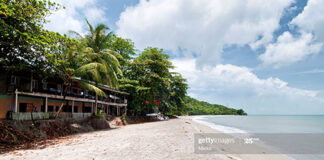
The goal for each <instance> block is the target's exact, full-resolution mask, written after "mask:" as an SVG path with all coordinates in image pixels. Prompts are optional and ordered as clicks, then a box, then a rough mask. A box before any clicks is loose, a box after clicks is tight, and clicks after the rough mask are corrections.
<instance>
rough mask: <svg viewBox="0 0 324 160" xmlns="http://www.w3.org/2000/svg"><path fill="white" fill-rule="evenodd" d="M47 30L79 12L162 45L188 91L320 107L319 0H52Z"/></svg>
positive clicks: (316, 110) (258, 103) (291, 107)
mask: <svg viewBox="0 0 324 160" xmlns="http://www.w3.org/2000/svg"><path fill="white" fill-rule="evenodd" d="M55 1H56V2H58V3H60V4H62V5H64V6H65V9H62V10H59V11H56V12H55V13H53V14H52V15H51V16H49V17H47V19H48V20H49V22H48V23H47V24H46V25H45V28H46V29H48V30H53V31H57V32H60V33H63V34H64V33H67V32H68V31H69V30H74V31H77V32H79V33H82V34H86V32H87V28H86V25H85V18H87V19H88V20H89V21H90V23H92V24H98V23H104V24H106V25H108V26H109V27H110V29H111V31H113V32H115V33H116V34H117V35H118V36H121V37H124V38H130V39H132V40H133V42H134V43H135V46H136V47H137V49H138V50H143V49H144V48H146V47H148V46H152V47H159V48H163V49H164V52H165V53H166V54H168V55H169V56H170V58H171V61H172V62H173V64H174V65H175V66H176V68H175V69H174V71H177V72H180V73H181V74H182V75H183V77H184V78H186V79H187V83H188V85H189V87H190V89H189V90H188V95H190V96H192V97H194V98H197V99H199V100H203V101H207V102H210V103H214V104H223V105H226V106H229V107H233V108H242V109H244V110H245V111H246V112H247V113H248V114H263V115H264V114H266V115H268V114H277V115H278V114H279V115H300V114H324V83H323V82H324V81H323V80H324V27H323V26H324V0H308V1H307V0H271V1H269V0H229V1H224V0H199V1H197V0H69V1H64V0H55Z"/></svg>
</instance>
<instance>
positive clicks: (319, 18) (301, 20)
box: [290, 0, 324, 41]
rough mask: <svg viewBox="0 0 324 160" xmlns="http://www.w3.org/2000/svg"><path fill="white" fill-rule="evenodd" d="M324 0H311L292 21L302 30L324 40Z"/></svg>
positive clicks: (292, 23)
mask: <svg viewBox="0 0 324 160" xmlns="http://www.w3.org/2000/svg"><path fill="white" fill-rule="evenodd" d="M323 11H324V1H323V0H309V1H308V2H307V5H306V7H305V8H304V10H303V12H301V13H300V14H299V15H298V16H297V17H295V18H294V19H293V20H292V21H291V23H290V24H291V25H295V26H298V27H299V28H300V29H301V30H302V31H305V32H310V33H313V34H314V36H315V38H316V39H318V40H320V41H324V28H323V26H324V14H323Z"/></svg>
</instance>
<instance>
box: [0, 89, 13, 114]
mask: <svg viewBox="0 0 324 160" xmlns="http://www.w3.org/2000/svg"><path fill="white" fill-rule="evenodd" d="M11 100H12V99H11V95H0V120H4V119H6V117H7V112H8V111H9V110H10V104H11Z"/></svg>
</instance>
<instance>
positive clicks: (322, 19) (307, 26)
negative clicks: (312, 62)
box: [259, 0, 324, 68]
mask: <svg viewBox="0 0 324 160" xmlns="http://www.w3.org/2000/svg"><path fill="white" fill-rule="evenodd" d="M323 10H324V1H323V0H309V1H308V2H307V5H306V6H305V8H304V10H303V11H302V12H301V13H300V14H299V15H298V16H296V17H295V18H294V19H293V20H292V21H291V22H290V23H289V25H290V27H291V28H294V27H296V29H297V31H298V32H299V33H300V34H301V35H300V36H298V37H294V36H293V35H292V34H291V33H289V32H284V33H283V34H282V35H280V36H279V37H278V40H277V42H275V43H273V44H269V45H268V46H267V47H266V51H265V53H263V54H262V55H260V56H259V58H260V59H261V60H262V61H263V63H264V64H265V65H273V66H274V67H275V68H279V67H282V66H287V65H291V64H293V63H296V62H299V61H302V60H304V59H306V58H307V57H309V56H310V55H315V54H318V53H320V52H321V49H322V47H323V44H324V43H323V42H324V29H323V26H324V15H323Z"/></svg>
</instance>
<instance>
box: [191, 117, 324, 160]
mask: <svg viewBox="0 0 324 160" xmlns="http://www.w3.org/2000/svg"><path fill="white" fill-rule="evenodd" d="M194 120H195V121H197V122H199V123H202V124H204V125H208V126H210V127H212V128H214V129H217V130H219V131H222V132H224V133H228V134H232V135H234V136H235V135H240V134H247V135H252V136H253V135H257V136H260V135H261V137H262V134H266V136H264V137H269V135H270V137H271V135H274V136H273V137H276V138H278V137H279V138H280V137H281V138H283V137H285V136H287V135H288V139H289V138H290V137H289V135H291V137H294V136H295V138H296V139H298V140H297V141H299V144H298V142H296V145H295V144H294V141H292V144H291V147H289V148H288V149H287V147H286V148H285V146H284V147H282V146H281V144H280V142H279V144H278V143H277V144H275V145H272V144H274V142H272V139H274V138H272V137H271V138H268V139H266V140H264V138H263V139H262V141H261V142H259V144H260V145H263V146H266V147H268V148H270V149H272V150H275V151H277V152H279V153H284V154H286V155H288V156H290V157H292V158H293V159H298V160H303V159H307V160H324V154H323V153H324V115H309V116H301V115H298V116H290V115H289V116H269V115H249V116H197V117H195V118H194ZM281 135H284V136H281ZM296 135H297V136H296ZM316 136H317V137H316ZM304 137H306V138H307V137H311V139H312V140H311V141H309V142H305V145H304V144H303V142H302V143H300V140H299V139H304ZM314 137H316V138H314ZM314 139H315V140H314ZM314 141H316V143H314ZM297 144H298V145H299V146H303V145H304V146H307V147H305V149H303V150H306V154H305V153H296V154H295V153H290V152H291V151H287V150H290V149H292V148H294V147H295V146H297ZM280 147H282V148H280ZM308 149H309V152H310V153H307V152H308V151H307V150H308ZM314 149H315V150H317V151H314ZM319 150H320V151H319ZM321 150H323V152H321ZM287 152H288V153H287ZM312 152H316V153H312Z"/></svg>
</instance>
